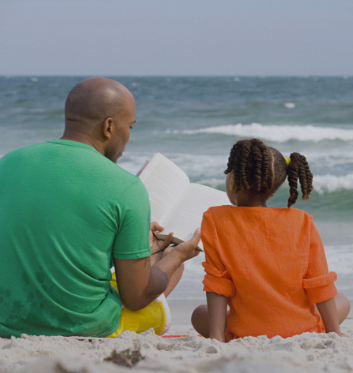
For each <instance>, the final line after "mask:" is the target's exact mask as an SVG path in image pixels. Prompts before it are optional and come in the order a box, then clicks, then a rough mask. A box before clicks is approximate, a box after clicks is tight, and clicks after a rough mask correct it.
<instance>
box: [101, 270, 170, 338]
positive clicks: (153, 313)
mask: <svg viewBox="0 0 353 373" xmlns="http://www.w3.org/2000/svg"><path fill="white" fill-rule="evenodd" d="M110 284H111V285H112V286H113V288H114V289H115V290H116V291H117V292H119V291H118V288H117V284H116V276H115V273H112V279H111V281H110ZM171 321H172V318H171V314H170V310H169V306H168V303H167V300H166V298H165V296H164V294H161V295H160V296H159V297H158V298H157V299H155V300H154V301H153V302H151V303H150V304H149V305H148V306H146V307H145V308H142V309H141V310H138V311H131V310H129V309H128V308H126V307H124V305H122V308H121V315H120V321H119V328H118V330H116V331H115V332H114V333H112V334H110V335H108V336H107V338H115V337H118V336H119V335H120V334H121V333H123V332H125V331H127V330H129V331H131V332H135V333H142V332H145V331H146V330H148V329H151V328H153V329H154V331H155V333H156V334H157V335H163V334H164V333H166V332H167V331H168V329H169V328H170V325H171Z"/></svg>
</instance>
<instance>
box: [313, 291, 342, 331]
mask: <svg viewBox="0 0 353 373" xmlns="http://www.w3.org/2000/svg"><path fill="white" fill-rule="evenodd" d="M316 306H317V309H318V310H319V312H320V315H321V318H322V321H323V322H324V325H325V331H326V333H330V332H335V333H337V334H338V335H339V336H342V333H341V328H340V324H339V321H338V314H337V308H336V302H335V298H331V299H329V300H326V301H325V302H321V303H317V304H316Z"/></svg>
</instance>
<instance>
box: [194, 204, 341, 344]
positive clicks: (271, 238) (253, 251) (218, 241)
mask: <svg viewBox="0 0 353 373" xmlns="http://www.w3.org/2000/svg"><path fill="white" fill-rule="evenodd" d="M201 239H202V242H203V245H204V250H205V257H206V261H205V262H204V263H203V266H204V268H205V272H206V275H205V278H204V281H203V284H204V290H205V291H207V292H213V293H217V294H220V295H223V296H225V297H227V298H228V304H229V307H230V311H229V315H228V319H227V328H226V340H227V341H229V340H231V339H234V338H239V337H245V336H259V335H267V336H268V337H269V338H271V337H274V336H276V335H280V336H282V337H284V338H286V337H290V336H293V335H296V334H301V333H303V332H324V326H323V322H322V320H321V318H320V315H319V313H318V312H317V310H316V309H315V303H320V302H323V301H326V300H329V299H331V298H333V297H334V296H335V295H336V294H337V290H336V287H335V285H334V281H335V280H336V279H337V275H336V273H334V272H329V271H328V267H327V261H326V256H325V252H324V247H323V244H322V241H321V238H320V235H319V232H318V231H317V228H316V226H315V225H314V222H313V218H312V216H310V215H308V214H307V213H306V212H304V211H301V210H298V209H294V208H290V209H289V208H270V207H233V206H219V207H211V208H210V209H209V210H208V211H206V212H205V213H204V216H203V221H202V226H201Z"/></svg>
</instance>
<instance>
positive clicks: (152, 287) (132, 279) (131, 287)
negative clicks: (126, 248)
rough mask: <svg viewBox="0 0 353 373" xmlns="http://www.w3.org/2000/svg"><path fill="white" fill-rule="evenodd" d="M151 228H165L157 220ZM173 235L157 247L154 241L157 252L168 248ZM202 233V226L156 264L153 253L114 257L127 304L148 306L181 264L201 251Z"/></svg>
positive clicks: (131, 306)
mask: <svg viewBox="0 0 353 373" xmlns="http://www.w3.org/2000/svg"><path fill="white" fill-rule="evenodd" d="M151 228H153V229H157V230H159V231H161V230H163V228H162V227H161V226H160V225H159V224H157V223H153V224H152V225H151ZM172 236H173V235H172V234H171V233H170V234H169V235H168V239H167V240H166V241H162V242H159V241H158V242H157V247H156V246H155V244H154V243H153V246H154V250H157V251H155V252H158V251H162V250H164V249H165V248H166V247H167V246H168V245H169V243H170V241H171V238H172ZM200 236H201V233H200V229H196V231H195V233H194V236H193V238H192V239H191V240H189V241H185V242H183V243H181V244H179V245H178V246H175V247H169V248H168V249H167V251H166V252H165V253H166V255H163V258H162V259H161V260H159V261H158V262H157V263H155V264H154V265H153V266H152V267H151V260H150V257H146V258H141V259H131V260H123V259H115V258H114V264H115V273H116V279H117V284H118V289H119V294H120V298H121V300H122V302H123V303H124V305H125V306H126V307H127V308H130V309H131V310H134V311H136V310H139V309H141V308H143V307H146V306H147V305H148V304H149V303H151V302H152V301H153V300H154V299H156V298H157V296H159V295H160V294H161V293H163V292H164V291H165V290H166V288H167V286H168V284H169V281H170V278H171V276H172V275H173V273H174V272H175V271H176V270H177V268H178V267H179V266H180V264H181V263H183V262H184V261H185V260H188V259H191V258H193V257H194V256H197V255H198V254H199V251H197V250H196V248H197V245H198V243H199V241H200ZM153 242H154V241H153Z"/></svg>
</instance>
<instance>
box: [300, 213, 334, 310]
mask: <svg viewBox="0 0 353 373" xmlns="http://www.w3.org/2000/svg"><path fill="white" fill-rule="evenodd" d="M336 280H337V274H336V273H335V272H329V271H328V266H327V261H326V255H325V251H324V246H323V243H322V241H321V237H320V234H319V232H318V230H317V228H316V226H315V224H314V222H313V220H312V218H311V219H310V254H309V264H308V270H307V273H306V275H305V277H304V279H303V288H304V289H305V292H306V295H307V297H308V299H309V302H310V303H311V304H314V303H320V302H324V301H326V300H329V299H331V298H333V297H334V296H335V295H336V294H337V289H336V286H335V284H334V281H336Z"/></svg>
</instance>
